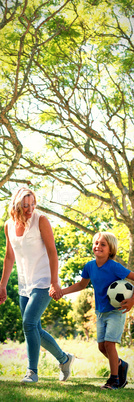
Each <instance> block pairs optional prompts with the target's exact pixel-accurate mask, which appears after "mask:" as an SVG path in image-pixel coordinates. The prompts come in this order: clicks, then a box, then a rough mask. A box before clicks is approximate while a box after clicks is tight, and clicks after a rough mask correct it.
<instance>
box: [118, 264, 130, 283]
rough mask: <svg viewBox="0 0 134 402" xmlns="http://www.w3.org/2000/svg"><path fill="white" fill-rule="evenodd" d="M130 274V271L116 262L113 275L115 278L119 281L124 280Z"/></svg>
mask: <svg viewBox="0 0 134 402" xmlns="http://www.w3.org/2000/svg"><path fill="white" fill-rule="evenodd" d="M130 272H131V270H130V269H128V268H125V267H123V265H121V264H120V263H119V262H117V266H116V271H115V273H116V275H117V276H119V279H125V278H126V277H127V276H128V275H129V274H130Z"/></svg>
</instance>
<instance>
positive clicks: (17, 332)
mask: <svg viewBox="0 0 134 402" xmlns="http://www.w3.org/2000/svg"><path fill="white" fill-rule="evenodd" d="M7 338H10V339H12V340H16V339H18V340H19V341H20V342H23V341H24V335H23V331H22V320H21V313H20V308H19V306H18V305H16V304H15V302H14V301H13V300H12V299H10V297H7V300H6V302H5V303H3V304H2V305H1V306H0V342H4V341H5V340H6V339H7Z"/></svg>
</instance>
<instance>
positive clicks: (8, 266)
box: [0, 223, 15, 304]
mask: <svg viewBox="0 0 134 402" xmlns="http://www.w3.org/2000/svg"><path fill="white" fill-rule="evenodd" d="M5 236H6V254H5V258H4V263H3V272H2V277H1V281H0V304H2V303H4V302H5V300H6V298H7V291H6V287H7V283H8V279H9V277H10V274H11V271H12V268H13V265H14V261H15V256H14V251H13V249H12V246H11V243H10V241H9V237H8V227H7V223H6V224H5Z"/></svg>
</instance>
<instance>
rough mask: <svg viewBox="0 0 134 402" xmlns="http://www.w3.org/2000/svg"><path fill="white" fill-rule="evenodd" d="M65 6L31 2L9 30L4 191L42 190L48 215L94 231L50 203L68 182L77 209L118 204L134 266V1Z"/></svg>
mask: <svg viewBox="0 0 134 402" xmlns="http://www.w3.org/2000/svg"><path fill="white" fill-rule="evenodd" d="M15 4H16V3H15ZM38 4H39V3H38ZM55 4H56V6H55ZM55 4H54V2H51V3H50V6H49V7H48V8H46V6H48V3H45V4H44V3H43V4H42V3H40V5H38V6H37V3H36V1H35V2H34V3H33V5H32V2H31V3H30V5H29V6H27V3H26V2H25V5H24V9H23V12H22V5H20V6H18V8H17V9H16V13H15V14H14V16H13V18H12V21H10V22H9V23H8V26H10V28H11V30H10V34H8V33H7V31H6V30H7V25H5V26H4V27H3V28H2V33H3V37H2V39H3V47H2V49H1V53H0V58H1V60H4V61H3V68H2V69H1V71H2V73H1V80H2V82H3V84H4V90H3V89H2V91H1V98H2V103H1V124H2V135H1V151H2V156H3V165H2V174H1V182H0V186H1V194H2V196H4V195H6V196H7V194H9V195H10V193H11V190H12V184H13V183H17V182H18V183H21V182H26V183H28V184H29V185H31V186H32V187H35V189H38V188H39V186H40V185H41V187H42V193H41V192H40V200H39V206H38V207H39V209H40V210H43V211H44V212H47V213H50V214H53V215H56V216H59V217H60V218H61V219H63V220H65V221H67V222H70V223H72V224H73V225H75V226H76V227H77V228H79V229H81V230H83V231H84V232H85V233H87V234H88V233H89V234H91V235H93V234H94V233H95V232H96V226H94V224H92V225H91V219H90V216H89V215H87V220H86V221H85V223H84V225H83V224H81V223H80V222H78V221H77V220H75V219H74V220H73V219H72V220H71V219H70V217H68V216H67V214H66V210H65V212H64V209H63V212H61V211H60V212H59V210H58V206H57V207H55V205H53V204H52V203H50V201H54V198H53V197H54V196H53V194H54V195H55V189H56V187H57V186H58V183H59V186H60V185H65V186H66V187H65V189H67V188H70V189H72V191H73V190H75V191H74V202H75V208H76V206H77V204H76V200H77V199H78V198H79V196H80V195H83V197H84V198H85V199H87V200H88V202H91V200H92V199H96V201H97V202H98V205H97V208H98V211H100V207H101V206H102V207H103V208H104V207H106V206H108V208H109V209H110V210H111V208H112V211H113V214H114V217H115V219H116V221H117V222H118V223H119V224H122V225H125V226H126V227H127V229H128V231H129V237H130V245H129V258H128V266H129V267H131V269H134V268H133V267H134V187H133V181H134V158H133V144H132V138H133V132H132V127H133V65H134V64H133V52H134V44H133V21H134V19H133V15H134V6H133V2H130V1H129V0H127V1H126V0H116V1H110V0H106V1H95V2H94V1H87V2H86V1H83V2H81V1H80V2H79V1H77V2H75V1H68V2H66V3H64V4H63V5H62V8H61V2H56V3H55ZM58 7H59V8H58ZM10 13H11V11H10ZM44 15H45V17H44ZM16 19H17V21H18V23H17V27H16ZM9 24H10V25H9ZM44 27H45V29H44ZM13 39H14V41H13ZM9 56H10V66H9ZM9 67H10V70H11V68H12V74H9ZM7 99H8V101H7ZM24 132H26V133H27V138H28V136H31V139H32V138H33V137H32V135H33V133H34V134H35V137H34V138H36V140H37V141H42V142H41V150H40V152H38V153H36V152H35V151H32V152H31V150H30V149H26V148H25V147H23V138H24ZM22 148H24V149H23V151H22ZM5 167H6V168H7V171H6V170H5ZM6 183H8V184H6ZM9 184H10V186H9ZM47 185H48V188H49V194H50V197H49V199H48V198H47V197H46V191H47V192H48V190H47V188H46V187H47ZM66 191H68V190H66ZM44 201H45V204H46V208H45V207H44ZM59 203H60V202H59ZM66 206H67V205H65V208H66ZM63 207H64V206H63ZM69 207H70V210H71V208H72V201H71V204H70V205H69ZM82 213H83V209H82V208H81V209H80V210H79V211H78V214H79V217H80V216H81V217H82ZM98 213H99V212H98ZM89 226H90V227H89Z"/></svg>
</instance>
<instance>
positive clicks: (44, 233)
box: [39, 215, 62, 298]
mask: <svg viewBox="0 0 134 402" xmlns="http://www.w3.org/2000/svg"><path fill="white" fill-rule="evenodd" d="M39 229H40V232H41V237H42V240H43V241H44V244H45V246H46V250H47V254H48V258H49V263H50V270H51V286H50V291H49V293H51V294H52V293H55V294H56V295H57V297H59V298H60V297H61V296H62V294H61V289H60V286H59V284H58V256H57V250H56V246H55V241H54V235H53V231H52V228H51V225H50V223H49V221H48V219H47V218H46V217H45V216H43V215H41V216H40V218H39ZM51 294H50V296H51Z"/></svg>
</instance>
